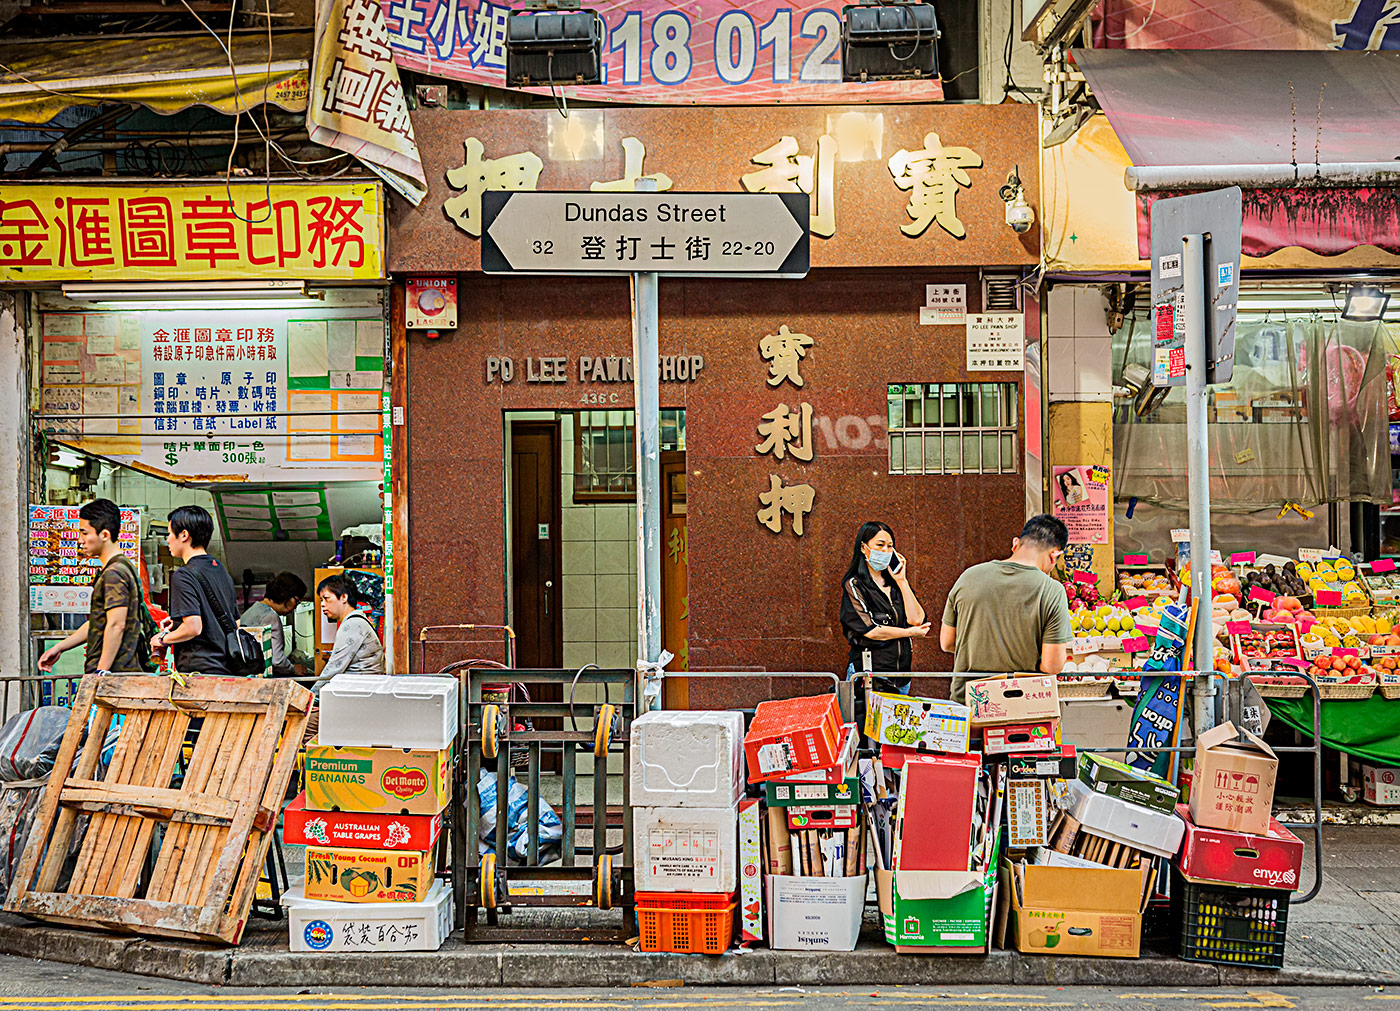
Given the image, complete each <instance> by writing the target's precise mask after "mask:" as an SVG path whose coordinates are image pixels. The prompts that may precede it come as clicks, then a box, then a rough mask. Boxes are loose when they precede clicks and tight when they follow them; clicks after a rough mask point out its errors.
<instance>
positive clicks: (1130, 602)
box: [1123, 597, 1147, 611]
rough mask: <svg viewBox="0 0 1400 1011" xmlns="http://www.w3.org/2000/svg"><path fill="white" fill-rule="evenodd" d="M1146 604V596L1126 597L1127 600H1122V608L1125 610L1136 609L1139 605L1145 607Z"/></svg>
mask: <svg viewBox="0 0 1400 1011" xmlns="http://www.w3.org/2000/svg"><path fill="white" fill-rule="evenodd" d="M1146 606H1147V598H1146V597H1130V598H1128V599H1127V600H1125V601H1123V609H1124V610H1127V611H1136V610H1137V609H1138V608H1139V607H1146Z"/></svg>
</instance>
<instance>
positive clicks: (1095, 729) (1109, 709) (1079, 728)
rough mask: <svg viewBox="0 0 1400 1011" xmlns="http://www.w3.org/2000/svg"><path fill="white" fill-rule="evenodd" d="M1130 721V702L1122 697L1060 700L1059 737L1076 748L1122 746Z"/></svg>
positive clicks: (1069, 777) (1125, 739)
mask: <svg viewBox="0 0 1400 1011" xmlns="http://www.w3.org/2000/svg"><path fill="white" fill-rule="evenodd" d="M1132 722H1133V703H1131V702H1125V701H1123V700H1122V699H1065V700H1064V701H1063V702H1061V703H1060V740H1062V741H1063V742H1064V743H1066V744H1073V745H1075V746H1076V747H1078V748H1121V747H1124V746H1125V745H1127V743H1128V730H1129V729H1130V728H1131V726H1132ZM1065 778H1066V779H1073V778H1074V777H1073V775H1070V776H1067V777H1065Z"/></svg>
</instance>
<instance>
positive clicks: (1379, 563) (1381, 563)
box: [1371, 558, 1395, 572]
mask: <svg viewBox="0 0 1400 1011" xmlns="http://www.w3.org/2000/svg"><path fill="white" fill-rule="evenodd" d="M1371 571H1372V572H1394V571H1395V559H1394V558H1377V559H1376V560H1375V561H1374V562H1372V563H1371Z"/></svg>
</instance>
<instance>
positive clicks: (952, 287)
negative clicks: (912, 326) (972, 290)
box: [919, 284, 967, 326]
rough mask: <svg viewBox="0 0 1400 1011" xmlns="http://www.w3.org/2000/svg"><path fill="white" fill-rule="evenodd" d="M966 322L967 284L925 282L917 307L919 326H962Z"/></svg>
mask: <svg viewBox="0 0 1400 1011" xmlns="http://www.w3.org/2000/svg"><path fill="white" fill-rule="evenodd" d="M966 322H967V285H965V284H926V285H924V304H923V306H922V307H921V308H920V309H919V324H920V325H921V326H962V325H963V324H964V323H966Z"/></svg>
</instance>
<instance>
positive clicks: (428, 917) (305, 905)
mask: <svg viewBox="0 0 1400 1011" xmlns="http://www.w3.org/2000/svg"><path fill="white" fill-rule="evenodd" d="M282 905H284V906H285V907H286V908H287V926H288V937H287V941H288V945H289V947H290V948H291V950H292V951H298V952H301V951H437V950H438V949H439V948H441V947H442V942H443V941H445V940H447V938H448V935H450V934H451V933H452V888H451V887H450V886H449V885H448V884H447V882H445V881H436V882H434V883H433V887H432V888H431V889H430V890H429V891H428V894H427V896H426V897H425V898H424V899H423V901H422V902H372V903H371V902H325V901H320V900H316V899H308V898H307V897H306V889H305V888H303V887H302V886H301V885H297V886H296V887H294V888H292V889H290V890H289V891H287V892H286V893H285V894H284V895H283V896H282Z"/></svg>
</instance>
